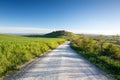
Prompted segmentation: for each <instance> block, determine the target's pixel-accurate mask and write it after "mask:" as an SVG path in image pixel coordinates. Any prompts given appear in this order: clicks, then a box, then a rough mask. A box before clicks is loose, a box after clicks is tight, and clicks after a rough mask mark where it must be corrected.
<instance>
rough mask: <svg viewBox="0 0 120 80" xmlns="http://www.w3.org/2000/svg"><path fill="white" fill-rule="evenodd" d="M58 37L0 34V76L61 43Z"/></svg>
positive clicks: (61, 40)
mask: <svg viewBox="0 0 120 80" xmlns="http://www.w3.org/2000/svg"><path fill="white" fill-rule="evenodd" d="M63 42H64V39H60V38H27V37H20V36H10V35H4V34H0V76H2V75H4V74H6V73H8V72H9V71H12V70H15V69H17V67H18V65H22V64H24V63H25V62H27V61H29V60H31V59H33V58H35V57H38V56H40V55H41V54H43V53H44V54H45V52H46V51H48V50H50V49H54V48H56V47H57V46H58V45H59V44H61V43H63Z"/></svg>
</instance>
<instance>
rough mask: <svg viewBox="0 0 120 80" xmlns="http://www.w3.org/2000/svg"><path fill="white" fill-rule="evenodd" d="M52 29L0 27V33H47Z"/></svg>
mask: <svg viewBox="0 0 120 80" xmlns="http://www.w3.org/2000/svg"><path fill="white" fill-rule="evenodd" d="M51 31H52V29H47V28H37V27H36V28H33V27H0V33H48V32H51Z"/></svg>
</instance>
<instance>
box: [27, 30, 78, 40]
mask: <svg viewBox="0 0 120 80" xmlns="http://www.w3.org/2000/svg"><path fill="white" fill-rule="evenodd" d="M74 36H76V34H74V33H72V32H69V31H65V30H59V31H53V32H50V33H47V34H44V35H27V37H48V38H65V39H70V38H72V37H74Z"/></svg>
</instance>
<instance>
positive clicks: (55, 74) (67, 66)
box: [4, 42, 113, 80]
mask: <svg viewBox="0 0 120 80" xmlns="http://www.w3.org/2000/svg"><path fill="white" fill-rule="evenodd" d="M4 80H113V79H112V78H111V77H109V76H108V75H107V74H106V73H104V72H103V71H101V70H99V69H98V68H96V67H95V66H94V65H92V64H91V63H90V62H88V61H87V60H85V59H84V58H83V57H81V56H79V55H78V54H76V52H75V51H73V50H72V49H71V48H70V46H69V42H65V43H64V44H62V45H60V46H59V47H58V48H56V49H54V50H53V51H51V52H50V53H49V54H47V55H46V56H45V57H42V58H38V59H37V60H35V61H34V62H32V63H30V64H28V65H27V66H26V67H24V68H23V69H22V70H21V71H19V72H17V73H16V74H13V75H10V76H8V77H6V78H4Z"/></svg>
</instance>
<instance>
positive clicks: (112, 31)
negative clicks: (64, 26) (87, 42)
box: [70, 29, 120, 35]
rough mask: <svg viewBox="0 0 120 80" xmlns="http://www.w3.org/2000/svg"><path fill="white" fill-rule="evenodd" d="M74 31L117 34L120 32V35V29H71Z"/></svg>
mask: <svg viewBox="0 0 120 80" xmlns="http://www.w3.org/2000/svg"><path fill="white" fill-rule="evenodd" d="M70 31H72V32H74V33H83V34H102V35H116V34H119V35H120V31H119V30H115V29H113V30H95V29H94V30H81V29H77V30H76V29H74V30H70Z"/></svg>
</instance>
